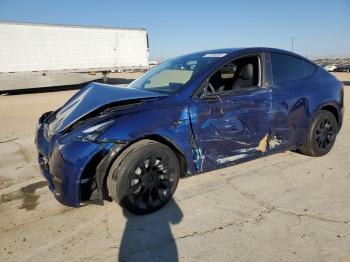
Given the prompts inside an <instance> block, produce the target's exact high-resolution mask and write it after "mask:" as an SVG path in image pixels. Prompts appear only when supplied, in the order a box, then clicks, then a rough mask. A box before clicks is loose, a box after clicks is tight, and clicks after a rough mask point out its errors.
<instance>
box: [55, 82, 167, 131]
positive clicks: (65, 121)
mask: <svg viewBox="0 0 350 262" xmlns="http://www.w3.org/2000/svg"><path fill="white" fill-rule="evenodd" d="M162 96H166V95H165V94H161V93H157V92H152V91H148V90H142V89H136V88H129V87H118V86H111V85H105V84H99V83H91V84H89V85H87V86H86V87H84V88H83V89H81V90H80V91H79V92H77V93H76V94H75V95H74V96H73V97H72V98H70V99H69V100H68V101H67V102H66V103H65V104H64V105H63V106H62V107H61V108H59V109H58V110H57V111H56V112H55V115H54V116H53V117H50V121H49V123H48V128H49V130H51V132H55V133H56V132H61V131H63V130H64V129H66V128H67V127H68V126H70V125H71V124H73V123H74V122H76V121H78V120H79V119H81V118H82V117H84V116H86V115H87V114H89V113H91V112H93V111H95V110H97V109H99V108H101V107H105V106H108V105H109V104H114V103H115V102H121V101H127V100H135V99H136V100H137V99H143V98H144V99H146V98H153V97H162Z"/></svg>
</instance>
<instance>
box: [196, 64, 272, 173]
mask: <svg viewBox="0 0 350 262" xmlns="http://www.w3.org/2000/svg"><path fill="white" fill-rule="evenodd" d="M261 61H262V60H261ZM262 64H263V63H262V62H261V63H260V72H264V70H263V68H262ZM261 79H262V78H261ZM208 81H209V80H208ZM190 114H191V124H192V130H193V134H194V141H195V144H196V145H195V146H196V147H197V148H198V149H199V150H200V151H199V152H200V153H201V155H202V168H203V170H211V169H214V168H217V167H220V166H222V165H229V164H232V163H233V162H235V161H241V160H243V159H245V158H249V157H252V156H255V155H259V154H262V153H264V152H266V150H267V139H268V134H269V124H270V120H271V90H270V89H269V88H265V87H263V82H262V81H260V83H259V85H258V86H252V87H248V88H244V89H241V90H232V91H224V92H221V93H214V94H209V95H205V96H203V97H201V98H200V97H198V98H195V99H193V101H192V104H191V105H190Z"/></svg>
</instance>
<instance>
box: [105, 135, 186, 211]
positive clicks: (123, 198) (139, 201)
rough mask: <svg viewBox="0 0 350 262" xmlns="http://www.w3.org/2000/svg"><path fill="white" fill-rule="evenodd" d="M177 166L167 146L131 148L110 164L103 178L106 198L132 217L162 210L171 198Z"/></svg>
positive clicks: (143, 142)
mask: <svg viewBox="0 0 350 262" xmlns="http://www.w3.org/2000/svg"><path fill="white" fill-rule="evenodd" d="M179 178H180V164H179V161H178V158H177V156H176V154H175V153H174V152H173V150H171V149H170V148H169V147H168V146H166V145H164V144H161V143H158V142H156V141H153V140H141V141H139V142H136V143H135V144H132V145H131V146H130V147H128V148H127V149H126V150H125V151H123V152H122V153H121V154H120V156H119V157H118V158H117V159H116V160H115V161H114V163H113V164H112V167H111V169H110V171H109V175H108V177H107V188H108V192H109V195H110V196H111V197H112V198H113V200H114V201H115V202H117V203H118V204H119V205H121V206H122V207H124V208H126V209H127V210H129V211H130V212H132V213H135V214H138V215H144V214H149V213H152V212H154V211H156V210H158V209H160V208H161V207H163V206H164V205H165V204H166V203H167V202H168V201H169V200H170V199H171V197H172V195H173V194H174V192H175V190H176V187H177V184H178V182H179Z"/></svg>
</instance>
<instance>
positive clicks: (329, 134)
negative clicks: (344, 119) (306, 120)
mask: <svg viewBox="0 0 350 262" xmlns="http://www.w3.org/2000/svg"><path fill="white" fill-rule="evenodd" d="M337 134H338V124H337V120H336V118H335V116H334V115H333V114H332V113H331V112H329V111H325V110H320V111H319V112H317V113H316V114H315V116H314V117H313V120H312V121H311V124H310V126H309V129H308V132H307V136H306V141H305V144H303V145H301V146H300V148H299V151H300V152H301V153H303V154H305V155H309V156H323V155H326V154H327V153H328V152H329V151H330V150H331V149H332V147H333V145H334V143H335V140H336V137H337Z"/></svg>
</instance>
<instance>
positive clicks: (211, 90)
mask: <svg viewBox="0 0 350 262" xmlns="http://www.w3.org/2000/svg"><path fill="white" fill-rule="evenodd" d="M207 87H209V90H207V91H210V93H213V94H214V93H215V88H214V86H213V85H212V84H211V83H210V82H208V86H207Z"/></svg>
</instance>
